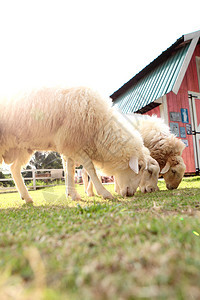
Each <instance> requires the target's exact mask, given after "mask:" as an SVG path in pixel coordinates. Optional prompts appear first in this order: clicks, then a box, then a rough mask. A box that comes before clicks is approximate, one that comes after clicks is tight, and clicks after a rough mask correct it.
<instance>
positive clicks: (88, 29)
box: [0, 0, 200, 95]
mask: <svg viewBox="0 0 200 300" xmlns="http://www.w3.org/2000/svg"><path fill="white" fill-rule="evenodd" d="M199 12H200V1H199V0H190V1H182V0H181V1H179V0H178V1H176V0H173V1H171V0H168V1H157V0H152V1H148V0H138V1H133V0H132V1H131V0H121V1H118V0H101V1H95V0H93V1H92V0H80V1H78V0H71V1H68V0H55V1H53V0H13V1H11V0H0V41H1V43H0V92H5V91H6V92H10V91H15V90H19V89H24V88H27V87H28V88H32V87H35V86H47V85H66V86H76V85H87V86H90V87H93V88H95V89H97V90H99V91H101V92H103V93H105V94H106V95H111V94H112V93H113V92H114V91H116V90H117V89H118V88H119V87H120V86H121V85H123V84H124V83H125V82H127V81H128V80H129V79H130V78H132V77H133V76H134V75H135V74H136V73H138V72H139V71H140V70H141V69H142V68H144V67H145V66H146V65H147V64H149V63H150V62H151V61H152V60H153V59H155V58H156V57H157V56H158V55H159V54H160V53H161V52H162V51H164V50H166V49H167V48H168V47H169V46H170V45H171V44H173V43H174V42H175V41H176V40H177V39H178V38H179V37H181V36H182V35H183V34H187V33H190V32H193V31H197V30H200V18H199Z"/></svg>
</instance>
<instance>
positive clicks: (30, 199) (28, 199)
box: [22, 197, 33, 203]
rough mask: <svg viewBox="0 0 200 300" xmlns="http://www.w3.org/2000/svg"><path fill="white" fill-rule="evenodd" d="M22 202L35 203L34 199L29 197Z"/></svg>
mask: <svg viewBox="0 0 200 300" xmlns="http://www.w3.org/2000/svg"><path fill="white" fill-rule="evenodd" d="M22 200H25V201H26V203H33V199H32V198H31V197H28V198H23V197H22Z"/></svg>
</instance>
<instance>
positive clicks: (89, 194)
mask: <svg viewBox="0 0 200 300" xmlns="http://www.w3.org/2000/svg"><path fill="white" fill-rule="evenodd" d="M87 195H88V197H94V196H95V195H94V193H87Z"/></svg>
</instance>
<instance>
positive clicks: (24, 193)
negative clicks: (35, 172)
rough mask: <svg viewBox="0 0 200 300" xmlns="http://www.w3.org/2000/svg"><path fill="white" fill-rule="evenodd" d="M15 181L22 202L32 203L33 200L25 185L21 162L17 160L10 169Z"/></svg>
mask: <svg viewBox="0 0 200 300" xmlns="http://www.w3.org/2000/svg"><path fill="white" fill-rule="evenodd" d="M10 169H11V173H12V177H13V180H14V182H15V185H16V187H17V189H18V191H19V193H20V196H21V198H22V200H25V201H26V203H32V202H33V200H32V198H31V196H30V195H29V193H28V190H27V188H26V186H25V184H24V180H23V178H22V175H21V163H20V161H19V160H15V161H14V163H13V164H12V165H11V167H10Z"/></svg>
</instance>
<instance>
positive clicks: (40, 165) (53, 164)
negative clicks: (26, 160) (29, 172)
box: [30, 152, 62, 169]
mask: <svg viewBox="0 0 200 300" xmlns="http://www.w3.org/2000/svg"><path fill="white" fill-rule="evenodd" d="M30 165H32V166H34V167H35V168H36V169H62V160H61V157H60V154H58V153H57V152H35V154H34V155H33V157H32V158H31V160H30Z"/></svg>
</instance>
